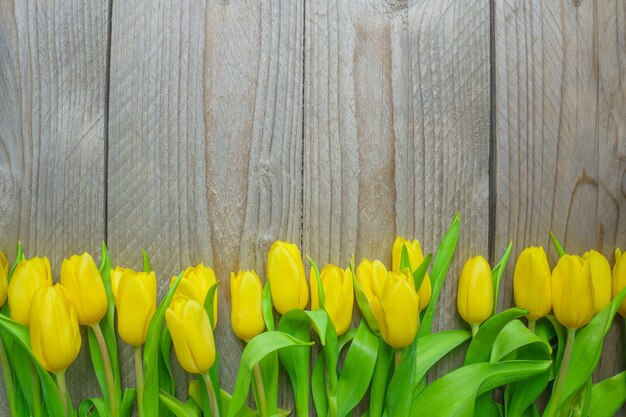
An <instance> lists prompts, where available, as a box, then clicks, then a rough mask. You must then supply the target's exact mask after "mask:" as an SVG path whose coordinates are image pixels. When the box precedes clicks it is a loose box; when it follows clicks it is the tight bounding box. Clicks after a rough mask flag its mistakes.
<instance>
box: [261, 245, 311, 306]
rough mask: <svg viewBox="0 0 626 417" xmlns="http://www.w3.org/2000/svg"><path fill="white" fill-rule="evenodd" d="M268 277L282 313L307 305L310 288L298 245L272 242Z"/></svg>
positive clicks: (276, 302) (268, 260)
mask: <svg viewBox="0 0 626 417" xmlns="http://www.w3.org/2000/svg"><path fill="white" fill-rule="evenodd" d="M267 279H268V281H269V283H270V290H271V292H272V301H273V302H274V307H275V308H276V311H278V312H279V313H280V314H285V313H286V312H287V311H289V310H292V309H294V308H304V307H306V305H307V302H308V301H309V288H308V286H307V282H306V275H305V272H304V264H303V263H302V256H301V255H300V250H299V249H298V247H297V246H296V245H294V244H293V243H287V242H282V241H276V242H274V243H273V244H272V247H271V248H270V251H269V253H268V255H267Z"/></svg>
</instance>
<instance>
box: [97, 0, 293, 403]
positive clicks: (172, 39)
mask: <svg viewBox="0 0 626 417" xmlns="http://www.w3.org/2000/svg"><path fill="white" fill-rule="evenodd" d="M113 7H114V10H113V29H112V52H111V54H112V55H111V83H110V86H111V100H110V103H111V106H110V156H109V163H110V166H109V174H110V175H109V199H108V201H109V207H108V215H109V236H110V239H109V243H110V249H111V254H112V257H113V260H114V262H115V263H118V264H122V265H126V266H129V267H135V268H139V267H140V265H141V260H140V252H139V249H140V248H142V247H144V248H146V249H147V251H148V252H149V253H150V254H152V255H153V256H152V260H153V268H154V269H155V270H156V271H158V279H159V293H160V294H161V295H163V294H164V292H165V289H166V288H167V287H168V286H169V279H170V277H171V276H172V275H174V274H178V272H179V271H180V270H181V269H182V268H184V267H186V266H187V265H190V264H197V263H199V262H205V263H206V264H208V265H211V266H212V267H213V268H214V269H215V272H216V275H217V277H218V279H219V280H221V282H222V285H221V288H220V289H219V300H220V301H219V321H218V328H217V332H216V340H217V341H218V346H219V349H220V352H221V355H222V361H221V367H222V384H223V387H225V388H226V389H227V390H228V391H231V390H232V387H233V385H234V379H235V376H236V372H237V369H238V366H239V358H240V354H241V350H242V347H243V345H242V344H241V343H240V342H239V341H238V340H237V339H236V338H235V336H234V334H233V332H232V330H231V328H230V306H229V298H230V292H229V282H230V272H231V271H237V270H238V269H240V268H241V269H251V268H254V269H256V270H257V271H258V272H259V275H260V276H261V277H262V279H264V276H265V258H266V256H267V251H268V249H269V246H270V245H271V243H272V242H273V241H274V240H275V239H284V240H290V241H294V242H297V243H299V242H300V229H301V227H300V223H301V219H300V217H301V215H300V213H301V199H302V196H301V184H302V127H301V126H302V59H303V58H302V42H303V41H302V33H303V29H302V25H303V1H294V2H280V1H269V2H257V1H235V2H222V1H200V2H195V1H183V2H174V3H172V2H168V1H157V2H153V1H148V0H145V1H136V2H114V3H113ZM124 358H125V360H124V361H123V371H124V375H125V383H126V384H127V385H132V384H134V378H133V377H132V374H133V373H132V365H131V361H130V350H126V349H125V353H124ZM174 362H176V361H175V360H174ZM175 369H176V373H177V379H178V381H179V382H181V381H182V380H183V378H182V371H181V369H180V368H179V367H178V365H175ZM181 388H182V386H181ZM181 395H182V396H183V397H184V396H185V395H186V388H184V391H182V392H181Z"/></svg>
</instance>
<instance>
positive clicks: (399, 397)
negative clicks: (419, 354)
mask: <svg viewBox="0 0 626 417" xmlns="http://www.w3.org/2000/svg"><path fill="white" fill-rule="evenodd" d="M417 341H418V339H417V337H416V338H415V339H414V340H413V343H411V345H410V346H409V347H408V349H404V353H403V354H402V357H401V359H400V363H399V364H398V366H397V368H396V370H395V372H394V374H393V376H392V377H391V382H390V383H389V388H388V391H387V415H388V416H394V417H396V416H397V417H406V416H408V415H409V408H410V407H411V402H412V400H413V396H412V394H413V390H414V389H415V387H416V386H417V381H418V380H417V379H416V378H415V353H416V349H417Z"/></svg>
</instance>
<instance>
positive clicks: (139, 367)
mask: <svg viewBox="0 0 626 417" xmlns="http://www.w3.org/2000/svg"><path fill="white" fill-rule="evenodd" d="M134 356H135V386H136V388H137V410H138V411H139V417H143V415H144V414H143V385H144V379H143V360H142V358H141V346H137V347H135V348H134Z"/></svg>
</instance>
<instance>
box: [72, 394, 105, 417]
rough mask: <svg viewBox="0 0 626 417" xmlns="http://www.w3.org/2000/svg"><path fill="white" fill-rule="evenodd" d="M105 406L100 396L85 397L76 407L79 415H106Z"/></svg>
mask: <svg viewBox="0 0 626 417" xmlns="http://www.w3.org/2000/svg"><path fill="white" fill-rule="evenodd" d="M108 415H109V413H108V411H107V406H106V403H105V401H104V400H103V399H102V398H87V399H85V400H83V401H82V402H81V403H80V406H79V407H78V416H79V417H108Z"/></svg>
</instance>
